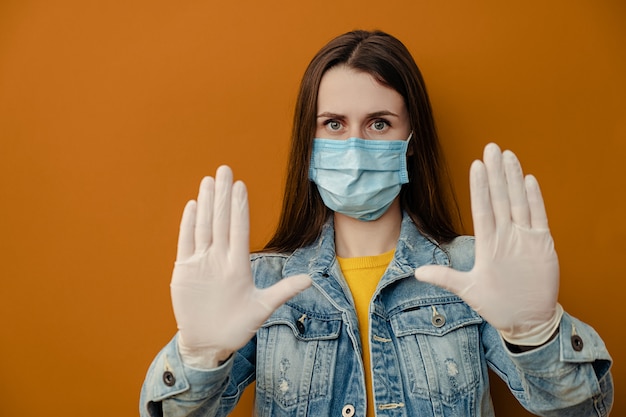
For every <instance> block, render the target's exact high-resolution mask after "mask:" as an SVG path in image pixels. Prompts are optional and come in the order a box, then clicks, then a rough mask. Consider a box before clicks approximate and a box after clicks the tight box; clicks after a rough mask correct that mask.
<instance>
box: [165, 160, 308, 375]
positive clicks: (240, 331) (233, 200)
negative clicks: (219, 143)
mask: <svg viewBox="0 0 626 417" xmlns="http://www.w3.org/2000/svg"><path fill="white" fill-rule="evenodd" d="M249 228H250V226H249V214H248V195H247V191H246V187H245V185H244V184H243V183H242V182H240V181H237V182H236V183H235V184H234V185H233V174H232V171H231V170H230V168H229V167H227V166H221V167H220V168H218V170H217V173H216V177H215V180H214V179H213V178H211V177H205V178H204V179H203V180H202V182H201V184H200V191H199V194H198V201H197V203H196V202H195V201H193V200H192V201H189V202H188V203H187V205H186V207H185V210H184V212H183V217H182V220H181V224H180V234H179V238H178V254H177V257H176V263H175V266H174V272H173V275H172V281H171V285H170V288H171V295H172V304H173V307H174V315H175V316H176V322H177V324H178V329H179V331H180V334H179V340H178V344H179V348H180V351H181V353H182V355H183V360H185V359H188V360H187V361H186V362H190V361H191V362H193V363H191V364H192V365H195V366H201V367H205V368H210V367H215V366H217V365H218V364H219V362H220V361H223V360H226V359H227V358H228V357H229V356H230V355H231V354H232V352H234V351H236V350H237V349H239V348H241V347H242V346H244V345H245V344H246V343H247V342H248V341H249V340H250V339H251V338H252V336H253V335H254V334H255V332H256V331H257V329H258V328H259V327H260V326H261V325H262V324H263V322H264V321H265V320H266V319H267V318H268V317H269V316H270V315H271V314H272V312H274V310H276V308H278V307H279V306H280V305H281V304H283V303H284V302H285V301H287V300H288V299H289V298H291V297H293V296H294V295H296V294H297V293H299V292H300V291H303V290H304V289H306V288H308V287H309V286H310V285H311V279H310V277H308V276H307V275H298V276H294V277H289V278H285V279H283V280H281V281H279V282H278V283H276V284H275V285H273V286H272V287H269V288H266V289H258V288H256V286H255V285H254V283H253V279H252V271H251V268H250V249H249Z"/></svg>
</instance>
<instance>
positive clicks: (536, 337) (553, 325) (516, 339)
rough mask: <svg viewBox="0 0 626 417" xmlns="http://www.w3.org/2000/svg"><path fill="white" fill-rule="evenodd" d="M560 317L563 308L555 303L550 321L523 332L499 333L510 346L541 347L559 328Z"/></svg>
mask: <svg viewBox="0 0 626 417" xmlns="http://www.w3.org/2000/svg"><path fill="white" fill-rule="evenodd" d="M561 317H563V307H562V306H561V304H559V303H557V304H556V307H555V309H554V315H553V316H552V319H551V320H549V321H548V322H546V323H543V324H541V325H539V326H536V327H533V328H532V329H530V330H528V331H526V332H523V333H517V334H512V333H508V332H500V336H502V338H503V339H504V341H505V342H507V343H509V344H511V345H517V346H541V345H543V344H544V343H546V342H547V341H548V340H550V337H552V335H553V334H554V332H555V331H556V330H557V329H558V328H559V324H561Z"/></svg>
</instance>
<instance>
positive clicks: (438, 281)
mask: <svg viewBox="0 0 626 417" xmlns="http://www.w3.org/2000/svg"><path fill="white" fill-rule="evenodd" d="M465 275H466V273H465V272H459V271H457V270H454V269H452V268H450V267H447V266H441V265H426V266H422V267H419V268H417V269H416V270H415V278H417V279H418V280H419V281H422V282H427V283H429V284H433V285H437V286H438V287H442V288H444V289H446V290H448V291H450V292H453V293H455V294H456V295H458V296H461V295H462V293H463V292H465V290H466V288H465V287H466V286H467V283H468V280H467V277H465Z"/></svg>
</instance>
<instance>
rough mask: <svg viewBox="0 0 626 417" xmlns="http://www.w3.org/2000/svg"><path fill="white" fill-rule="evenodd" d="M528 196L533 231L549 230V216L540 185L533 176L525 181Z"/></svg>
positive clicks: (528, 176) (527, 177) (529, 176)
mask: <svg viewBox="0 0 626 417" xmlns="http://www.w3.org/2000/svg"><path fill="white" fill-rule="evenodd" d="M525 185H526V194H527V195H528V205H529V207H530V223H531V227H532V228H533V229H538V230H547V229H548V215H547V214H546V207H545V204H544V202H543V197H542V195H541V189H540V188H539V183H538V182H537V179H536V178H535V177H534V176H533V175H527V176H526V179H525Z"/></svg>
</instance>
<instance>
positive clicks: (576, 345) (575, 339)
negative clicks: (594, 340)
mask: <svg viewBox="0 0 626 417" xmlns="http://www.w3.org/2000/svg"><path fill="white" fill-rule="evenodd" d="M571 341H572V348H573V349H574V350H575V351H576V352H580V351H581V350H583V346H584V343H583V338H582V337H580V336H578V335H577V334H575V335H572V339H571Z"/></svg>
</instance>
